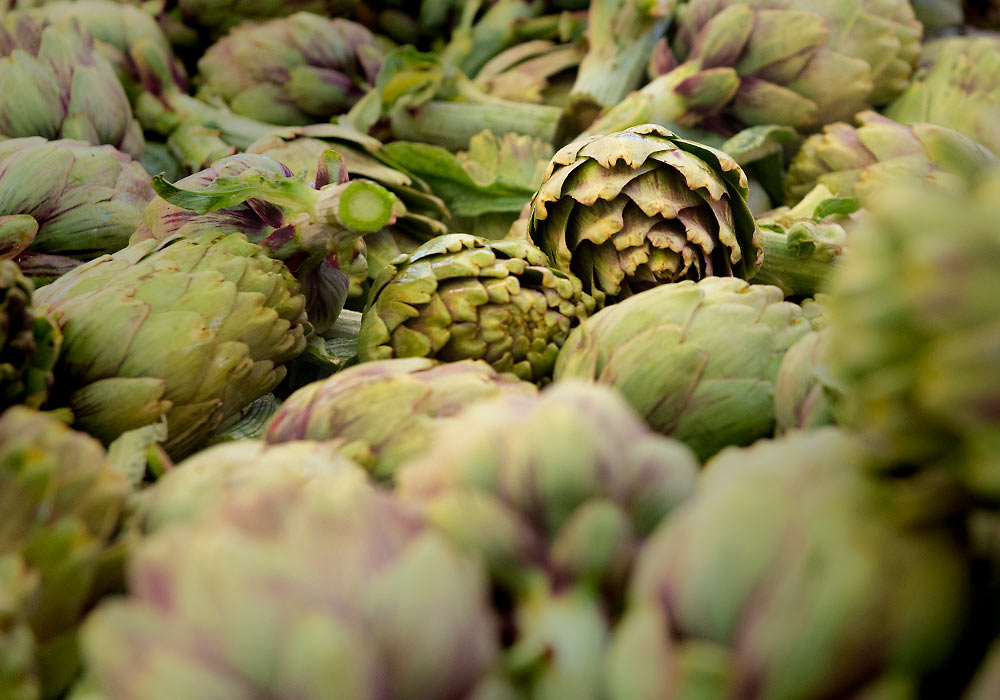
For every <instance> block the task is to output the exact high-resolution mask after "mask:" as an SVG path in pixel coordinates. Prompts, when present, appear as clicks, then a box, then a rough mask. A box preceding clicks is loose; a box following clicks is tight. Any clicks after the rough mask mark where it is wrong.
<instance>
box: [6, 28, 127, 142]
mask: <svg viewBox="0 0 1000 700" xmlns="http://www.w3.org/2000/svg"><path fill="white" fill-rule="evenodd" d="M0 94H3V95H6V96H8V97H9V96H11V95H17V96H18V99H4V101H3V103H2V104H0V138H16V137H19V136H42V137H44V138H46V139H57V138H64V139H77V140H80V141H86V142H87V143H90V144H93V145H99V144H109V145H111V146H115V147H116V148H118V150H120V151H123V152H125V153H127V154H129V155H130V156H132V157H133V158H138V157H139V156H141V155H142V148H143V136H142V129H141V128H140V127H139V123H138V122H136V121H135V119H134V118H133V117H132V109H131V107H130V106H129V101H128V98H127V97H126V96H125V91H124V89H123V88H122V86H121V83H119V82H118V78H117V77H115V72H114V69H113V68H112V67H111V64H109V63H108V61H107V59H105V58H104V57H103V56H102V55H101V54H100V52H99V51H97V50H96V49H95V47H94V40H93V38H92V37H91V36H90V35H89V34H84V33H83V32H81V31H80V30H79V29H77V28H65V29H63V28H59V27H57V26H54V25H51V24H48V23H44V22H42V23H40V22H37V21H35V20H34V19H32V18H31V17H21V18H18V19H16V20H13V19H12V20H10V21H8V22H7V23H6V25H5V26H3V27H0Z"/></svg>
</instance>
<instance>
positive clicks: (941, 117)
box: [885, 35, 1000, 155]
mask: <svg viewBox="0 0 1000 700" xmlns="http://www.w3.org/2000/svg"><path fill="white" fill-rule="evenodd" d="M885 113H886V116H888V117H890V118H891V119H895V120H896V121H899V122H903V123H905V124H913V123H916V122H929V123H931V124H938V125H940V126H946V127H948V128H949V129H954V130H955V131H960V132H961V133H963V134H965V135H966V136H968V137H969V138H971V139H973V140H974V141H978V142H979V143H981V144H983V145H984V146H986V147H987V148H989V149H990V150H991V151H993V152H994V153H995V154H997V155H1000V130H998V129H997V123H998V122H1000V38H997V37H995V36H979V35H973V36H962V37H951V38H947V39H937V40H935V41H931V42H928V43H927V44H926V45H925V46H924V50H923V53H922V54H921V56H920V69H919V70H918V71H917V74H916V76H915V77H914V80H913V84H912V85H910V87H909V88H907V90H906V92H904V93H903V94H902V95H900V96H899V98H897V99H896V100H895V101H894V102H893V103H892V104H891V105H889V106H888V107H887V108H886V110H885Z"/></svg>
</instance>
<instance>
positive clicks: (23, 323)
mask: <svg viewBox="0 0 1000 700" xmlns="http://www.w3.org/2000/svg"><path fill="white" fill-rule="evenodd" d="M33 291H34V285H33V284H32V283H31V280H29V279H27V278H26V277H25V276H24V275H22V274H21V271H20V269H19V268H18V266H17V264H16V263H13V262H11V261H10V260H0V411H2V410H4V409H5V408H7V407H8V406H12V405H14V404H24V405H26V406H29V407H31V408H39V407H40V406H41V405H42V404H43V403H45V399H46V398H48V394H49V389H50V388H51V387H52V382H53V381H54V375H53V373H52V368H53V367H54V365H55V363H56V358H57V357H58V356H59V348H60V346H61V344H62V334H61V333H60V332H59V329H58V328H56V326H55V324H53V323H52V322H51V321H50V320H49V319H47V318H45V317H44V316H38V315H36V314H35V312H34V309H32V306H31V295H32V292H33Z"/></svg>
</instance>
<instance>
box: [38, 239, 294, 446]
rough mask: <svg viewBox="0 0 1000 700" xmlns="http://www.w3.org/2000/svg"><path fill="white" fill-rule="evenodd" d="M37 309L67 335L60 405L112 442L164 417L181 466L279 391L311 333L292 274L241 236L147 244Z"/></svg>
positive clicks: (70, 278)
mask: <svg viewBox="0 0 1000 700" xmlns="http://www.w3.org/2000/svg"><path fill="white" fill-rule="evenodd" d="M35 301H36V305H37V307H38V309H39V311H40V312H41V313H44V314H47V315H48V316H50V317H51V318H52V319H53V320H54V321H55V322H56V323H57V324H58V325H59V327H60V329H61V330H62V333H63V337H64V343H63V351H62V355H61V357H60V361H59V365H58V367H57V369H56V377H57V381H56V386H57V387H58V389H59V397H57V398H58V399H60V400H62V401H65V402H66V404H67V405H68V406H69V407H70V408H72V410H73V413H74V416H75V420H76V424H77V425H78V426H80V427H81V428H82V429H84V430H86V431H87V432H89V433H91V434H92V435H94V436H95V437H97V438H99V439H101V440H102V441H104V442H105V443H109V442H111V441H112V440H114V439H115V438H117V437H118V436H119V435H121V434H122V433H124V432H126V431H128V430H132V429H135V428H140V427H143V426H145V425H148V424H151V423H156V422H158V421H160V420H161V417H162V416H165V417H166V422H167V428H168V432H169V435H168V438H167V440H166V442H165V443H164V448H165V449H166V450H167V452H168V453H169V454H170V456H171V457H173V458H175V459H176V458H179V457H183V456H184V455H186V454H188V453H190V452H191V451H193V450H195V449H196V448H198V447H199V446H200V445H201V444H202V443H203V442H204V441H205V440H206V439H207V438H208V436H209V435H211V433H212V431H214V430H215V429H216V428H219V427H220V426H225V424H226V423H227V421H235V420H236V419H237V418H238V417H239V412H240V410H241V409H242V408H243V407H244V406H246V405H247V404H249V403H250V402H251V401H253V400H254V399H256V398H257V397H259V396H262V395H264V394H266V393H268V392H269V391H271V390H272V389H273V388H274V387H275V386H277V384H278V383H279V382H280V381H281V379H282V378H283V377H284V375H285V368H284V364H283V363H284V362H286V361H288V360H291V359H293V358H294V357H296V356H297V355H298V354H299V353H300V352H302V350H303V348H304V347H305V342H306V341H305V336H306V334H307V333H308V332H309V331H310V329H309V327H308V325H307V322H306V318H305V313H304V308H305V298H304V297H303V296H302V295H301V294H300V293H299V286H298V284H297V283H296V281H295V279H294V278H293V277H292V275H291V273H289V272H288V270H287V268H286V267H285V266H284V265H283V264H282V263H281V262H279V261H276V260H272V259H270V258H269V257H267V256H266V255H265V254H264V251H263V250H262V249H261V248H260V247H258V246H256V245H254V244H252V243H250V242H249V241H247V240H246V238H245V237H244V236H242V235H239V234H230V235H222V234H219V233H209V234H205V235H203V236H201V237H199V238H195V239H185V238H182V237H179V236H177V237H172V238H169V239H167V240H166V241H163V242H160V241H155V240H149V241H143V242H140V243H137V244H134V245H131V246H129V247H128V248H125V249H123V250H121V251H119V252H118V253H115V254H114V255H110V256H103V257H101V258H97V259H95V260H93V261H92V262H90V263H87V264H85V265H82V266H80V267H78V268H76V269H75V270H73V271H72V272H69V273H67V274H66V275H63V276H62V277H60V278H59V279H58V280H56V281H55V282H53V283H52V284H50V285H48V286H46V287H43V288H42V289H40V290H38V291H37V292H36V294H35ZM57 405H58V404H57Z"/></svg>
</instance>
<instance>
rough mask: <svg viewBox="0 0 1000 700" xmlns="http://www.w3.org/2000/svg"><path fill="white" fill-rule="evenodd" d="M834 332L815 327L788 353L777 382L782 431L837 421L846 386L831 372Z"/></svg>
mask: <svg viewBox="0 0 1000 700" xmlns="http://www.w3.org/2000/svg"><path fill="white" fill-rule="evenodd" d="M829 353H830V331H829V330H828V329H821V330H814V331H811V332H809V333H807V334H806V335H804V336H802V337H801V338H799V339H798V341H796V342H795V344H794V345H792V347H790V348H789V349H788V352H787V353H785V356H784V358H782V360H781V367H780V368H779V369H778V376H777V377H776V378H775V381H774V419H775V427H776V429H777V431H778V432H779V433H783V432H788V431H789V430H795V429H800V428H818V427H820V426H823V425H831V424H833V423H834V422H835V418H834V406H835V404H836V401H837V400H838V399H839V398H841V397H842V396H843V387H842V386H841V385H840V383H839V382H838V381H837V380H836V378H835V377H834V376H833V373H832V372H831V371H830V368H829V366H828V365H829V363H830V358H829Z"/></svg>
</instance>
